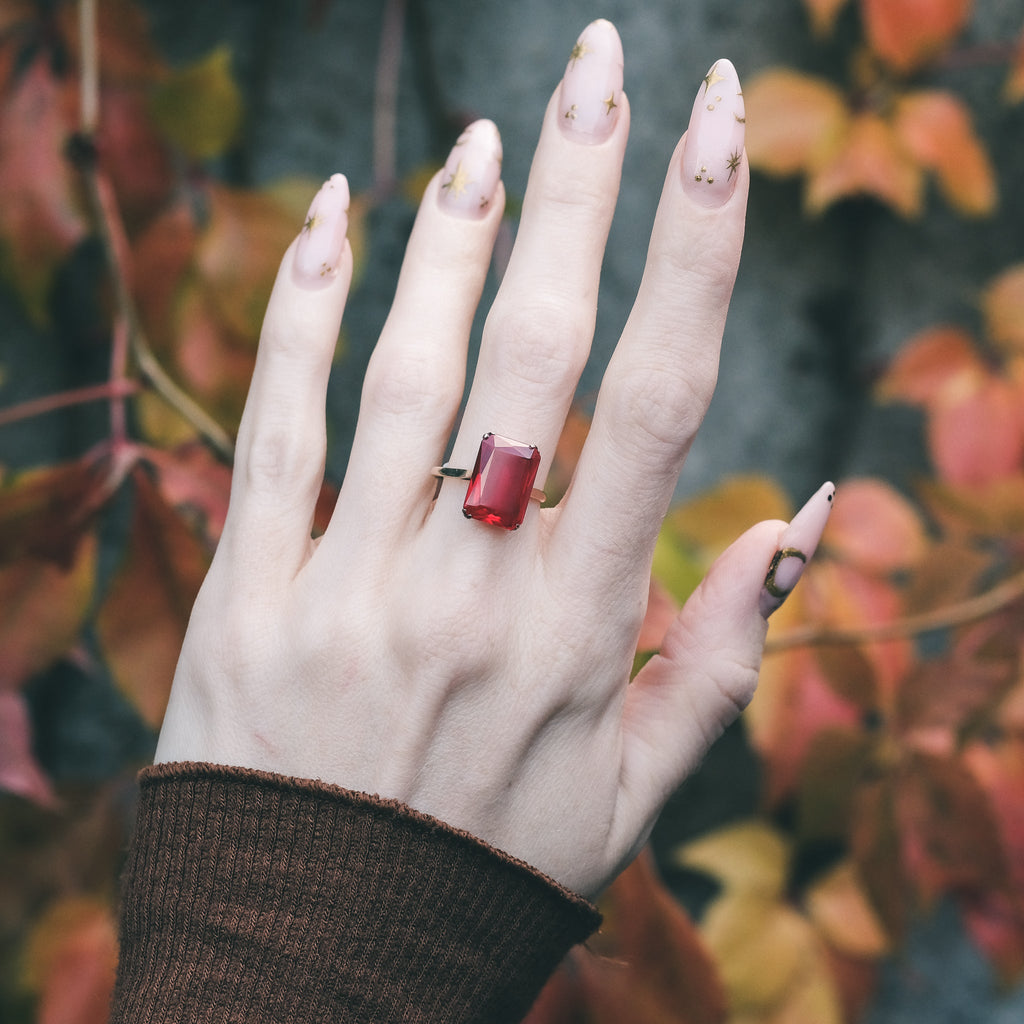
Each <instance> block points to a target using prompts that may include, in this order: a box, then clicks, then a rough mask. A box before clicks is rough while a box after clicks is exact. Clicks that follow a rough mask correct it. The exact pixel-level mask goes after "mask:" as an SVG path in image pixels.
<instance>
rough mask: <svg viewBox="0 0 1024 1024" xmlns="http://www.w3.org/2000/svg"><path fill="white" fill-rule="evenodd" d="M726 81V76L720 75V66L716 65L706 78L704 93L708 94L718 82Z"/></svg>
mask: <svg viewBox="0 0 1024 1024" xmlns="http://www.w3.org/2000/svg"><path fill="white" fill-rule="evenodd" d="M724 81H725V75H720V74H719V73H718V64H717V63H716V64H715V66H714V67H713V68H712V69H711V70H710V71H709V72H708V73H707V74H706V75H705V76H704V91H705V92H707V91H708V89H710V88H711V86H713V85H714V84H715V83H716V82H724Z"/></svg>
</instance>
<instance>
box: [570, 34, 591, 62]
mask: <svg viewBox="0 0 1024 1024" xmlns="http://www.w3.org/2000/svg"><path fill="white" fill-rule="evenodd" d="M588 53H590V47H589V46H587V44H586V43H585V42H583V40H582V39H578V40H577V41H576V45H575V46H574V47H573V48H572V52H571V53H570V54H569V63H570V64H571V65H572V67H574V68H575V67H576V61H578V60H583V58H584V57H585V56H586V55H587V54H588Z"/></svg>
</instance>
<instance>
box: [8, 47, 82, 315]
mask: <svg viewBox="0 0 1024 1024" xmlns="http://www.w3.org/2000/svg"><path fill="white" fill-rule="evenodd" d="M67 102H68V96H67V91H66V87H65V86H64V85H63V84H62V83H60V82H58V81H57V79H56V78H54V77H53V75H52V74H51V73H50V70H49V67H48V62H47V60H46V58H45V57H40V58H37V59H36V60H35V61H34V62H33V63H32V65H31V66H30V67H29V68H28V69H27V71H25V73H24V74H22V75H21V76H20V78H19V79H18V80H17V82H16V83H15V84H14V85H13V86H12V87H11V88H9V89H7V90H5V91H4V92H3V94H2V96H0V195H2V196H3V202H2V203H0V274H2V275H3V277H5V278H6V279H7V280H8V281H9V282H11V283H12V284H13V285H14V287H15V289H16V292H17V294H18V295H19V296H20V297H21V299H22V300H23V301H24V303H25V306H26V309H27V310H28V312H29V313H30V314H31V315H32V316H33V318H34V319H35V320H37V321H42V320H44V319H45V315H46V301H47V294H48V291H49V288H50V283H51V281H52V279H53V273H54V271H55V269H56V268H57V266H58V264H59V263H60V262H61V261H62V260H63V259H64V258H65V256H67V254H68V253H69V252H70V251H71V249H72V247H73V246H74V245H76V244H77V243H78V242H79V241H80V240H81V239H82V237H83V236H84V235H85V232H86V225H85V221H84V219H83V217H82V214H81V212H80V211H79V209H78V207H77V205H76V201H75V181H74V174H73V172H72V170H71V167H70V165H69V163H68V161H67V160H66V159H65V156H64V149H65V145H66V143H67V137H68V135H69V133H70V130H71V129H70V127H69V123H68V118H67V114H66V109H67V107H66V105H67Z"/></svg>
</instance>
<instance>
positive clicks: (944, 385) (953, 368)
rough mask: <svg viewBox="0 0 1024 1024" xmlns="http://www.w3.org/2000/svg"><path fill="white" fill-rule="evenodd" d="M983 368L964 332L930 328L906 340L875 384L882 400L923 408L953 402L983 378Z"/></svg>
mask: <svg viewBox="0 0 1024 1024" xmlns="http://www.w3.org/2000/svg"><path fill="white" fill-rule="evenodd" d="M986 375H987V367H986V365H985V363H984V361H983V360H982V359H981V357H980V356H979V354H978V348H977V345H976V344H975V341H974V339H973V338H972V337H971V335H970V333H969V332H968V331H965V330H963V329H961V328H959V327H945V326H943V327H930V328H927V329H926V330H923V331H920V332H919V333H917V334H915V335H914V336H913V337H912V338H910V339H909V340H908V341H906V342H905V343H904V344H903V346H902V347H901V348H900V351H899V352H898V353H897V354H896V356H895V357H894V358H893V360H892V362H891V363H890V364H889V366H888V367H887V369H886V371H885V374H884V375H883V377H882V378H881V380H880V381H879V383H878V387H877V390H876V395H877V397H878V398H879V399H881V400H882V401H887V402H891V401H902V402H908V403H911V404H914V405H922V406H925V407H926V408H939V407H941V406H943V405H948V404H950V403H952V402H955V401H956V400H957V398H958V397H959V396H960V395H962V394H964V393H965V392H968V391H971V390H973V389H974V388H975V387H976V386H977V383H978V382H979V381H982V380H984V379H985V377H986Z"/></svg>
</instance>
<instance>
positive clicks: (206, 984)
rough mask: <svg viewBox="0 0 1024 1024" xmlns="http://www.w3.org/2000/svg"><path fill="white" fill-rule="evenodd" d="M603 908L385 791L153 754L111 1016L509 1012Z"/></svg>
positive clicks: (286, 1018) (349, 1018)
mask: <svg viewBox="0 0 1024 1024" xmlns="http://www.w3.org/2000/svg"><path fill="white" fill-rule="evenodd" d="M599 923H600V917H599V915H598V913H597V911H596V910H595V909H594V907H592V906H591V905H590V904H589V903H588V902H586V901H585V900H583V899H582V898H581V897H579V896H576V895H575V894H573V893H571V892H569V891H567V890H566V889H563V888H562V887H561V886H559V885H557V884H556V883H554V882H553V881H551V880H550V879H548V878H546V877H545V876H543V875H541V874H539V873H538V872H536V871H534V870H533V869H532V868H530V867H528V866H527V865H526V864H523V863H522V862H520V861H517V860H515V859H513V858H512V857H509V856H507V855H505V854H503V853H500V852H499V851H497V850H495V849H493V848H491V847H489V846H487V845H486V844H485V843H483V842H481V841H480V840H478V839H476V838H474V837H473V836H471V835H469V834H468V833H465V832H460V831H457V830H455V829H453V828H450V827H449V826H447V825H445V824H443V823H442V822H439V821H437V820H435V819H433V818H430V817H428V816H426V815H424V814H419V813H418V812H416V811H414V810H412V809H410V808H408V807H406V806H404V805H402V804H400V803H397V802H395V801H389V800H381V799H379V798H377V797H371V796H366V795H364V794H360V793H352V792H349V791H347V790H344V789H340V788H338V787H336V786H330V785H327V784H325V783H320V782H312V781H309V780H304V779H289V778H285V777H283V776H278V775H271V774H268V773H264V772H256V771H251V770H248V769H243V768H228V767H222V766H217V765H210V764H165V765H157V766H155V767H153V768H148V769H146V770H145V771H144V772H143V773H142V775H141V801H140V808H139V819H138V824H137V826H136V834H135V838H134V841H133V844H132V848H131V851H130V854H129V859H128V864H127V868H126V872H125V881H124V893H123V907H122V919H121V962H120V965H119V970H118V981H117V988H116V991H115V993H114V1009H113V1015H112V1017H111V1022H112V1024H129V1022H130V1024H156V1022H159V1024H171V1022H174V1024H198V1022H200V1021H202V1022H204V1024H228V1022H242V1021H245V1022H247V1024H248V1022H251V1024H256V1022H259V1024H277V1022H280V1024H306V1022H309V1024H312V1022H314V1021H315V1022H317V1024H325V1022H331V1024H340V1022H364V1021H365V1022H373V1024H388V1022H392V1021H407V1022H427V1021H430V1022H431V1024H445V1022H455V1021H459V1022H469V1021H479V1022H488V1024H497V1022H502V1021H506V1022H512V1021H518V1020H520V1019H521V1018H522V1016H523V1015H524V1014H525V1013H526V1012H527V1010H528V1009H529V1007H530V1005H531V1003H532V1002H533V1000H534V998H535V997H536V995H537V993H538V992H539V991H540V988H541V987H542V986H543V984H544V982H545V980H546V979H547V977H548V975H549V974H550V973H551V972H552V971H553V970H554V969H555V967H556V966H557V964H558V963H559V961H560V960H561V959H562V957H563V956H564V955H565V953H566V952H567V951H568V950H569V949H570V948H571V947H572V946H573V945H575V944H576V943H577V942H581V941H582V940H583V939H585V938H586V937H587V936H588V935H589V934H590V933H591V932H593V931H594V929H595V928H596V927H597V926H598V924H599Z"/></svg>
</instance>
